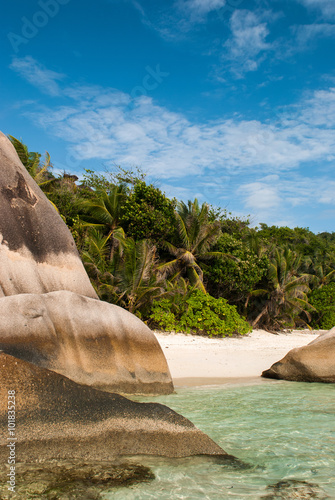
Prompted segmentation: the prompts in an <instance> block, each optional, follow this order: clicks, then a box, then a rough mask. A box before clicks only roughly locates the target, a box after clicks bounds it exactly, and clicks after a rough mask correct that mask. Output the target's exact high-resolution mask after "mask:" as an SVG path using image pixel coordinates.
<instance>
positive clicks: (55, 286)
mask: <svg viewBox="0 0 335 500" xmlns="http://www.w3.org/2000/svg"><path fill="white" fill-rule="evenodd" d="M0 214H1V217H0V297H2V296H7V295H16V294H20V293H46V292H52V291H54V290H70V291H72V292H76V293H80V294H81V295H85V296H87V297H92V298H97V296H96V293H95V291H94V289H93V287H92V285H91V283H90V281H89V279H88V276H87V274H86V272H85V269H84V267H83V264H82V262H81V260H80V257H79V254H78V251H77V249H76V245H75V242H74V240H73V238H72V236H71V233H70V231H69V230H68V228H67V227H66V224H65V223H64V222H63V221H62V219H61V217H60V216H59V215H58V214H57V212H56V210H55V208H54V207H53V206H52V205H51V203H50V202H49V200H48V199H47V198H46V196H45V195H44V193H43V192H42V191H41V189H40V188H39V187H38V186H37V184H36V183H35V182H34V180H33V179H32V178H31V177H30V175H29V174H28V172H27V170H26V169H25V167H24V166H23V165H22V163H21V161H20V159H19V157H18V156H17V154H16V151H15V149H14V147H13V145H12V144H11V142H10V141H9V140H8V139H7V137H6V136H5V135H4V134H2V133H1V132H0Z"/></svg>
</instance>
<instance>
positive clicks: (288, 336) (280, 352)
mask: <svg viewBox="0 0 335 500" xmlns="http://www.w3.org/2000/svg"><path fill="white" fill-rule="evenodd" d="M323 332H324V330H313V331H309V330H292V332H282V333H278V334H273V333H269V332H266V331H264V330H253V331H252V332H251V333H250V334H248V335H245V336H242V337H225V338H216V337H212V338H209V337H202V336H199V335H191V334H184V333H175V332H159V331H154V334H155V336H156V338H157V340H158V342H159V344H160V346H161V348H162V350H163V352H164V354H165V357H166V359H167V362H168V365H169V368H170V372H171V376H172V379H173V383H174V385H175V387H198V386H206V385H226V384H234V385H235V384H241V383H242V384H243V385H245V384H248V383H252V384H255V383H263V382H265V381H267V383H269V381H268V379H263V378H261V374H262V372H263V371H264V370H267V369H268V368H270V366H271V365H272V364H273V363H275V362H276V361H279V360H280V359H282V358H283V357H284V356H285V355H286V354H287V353H288V352H289V351H290V350H291V349H294V348H296V347H302V346H304V345H307V344H309V343H310V342H312V340H314V339H316V338H317V337H318V336H319V335H321V333H323Z"/></svg>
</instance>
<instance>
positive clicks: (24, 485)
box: [0, 460, 155, 500]
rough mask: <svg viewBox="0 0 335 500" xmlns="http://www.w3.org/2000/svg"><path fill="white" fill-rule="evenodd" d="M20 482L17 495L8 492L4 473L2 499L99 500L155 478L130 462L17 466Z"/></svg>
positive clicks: (0, 494) (46, 463) (71, 462)
mask: <svg viewBox="0 0 335 500" xmlns="http://www.w3.org/2000/svg"><path fill="white" fill-rule="evenodd" d="M17 471H18V475H19V480H18V481H17V485H16V487H15V493H12V492H8V488H7V484H6V480H5V479H3V478H4V477H5V476H6V473H7V472H6V470H5V469H3V470H2V471H1V472H2V474H1V478H2V479H1V481H0V498H1V499H2V500H7V499H8V500H27V499H28V498H31V499H33V498H35V499H40V500H59V499H62V500H75V499H78V498H80V500H100V499H101V498H102V496H101V492H105V491H106V490H108V489H110V488H115V487H116V486H130V485H132V484H135V483H139V482H146V481H150V480H153V479H155V475H154V474H153V472H151V470H150V469H149V468H148V467H145V466H144V465H138V464H132V463H127V462H123V463H122V462H121V463H110V462H88V463H85V462H80V461H76V460H72V461H62V462H44V463H43V464H42V463H18V464H17Z"/></svg>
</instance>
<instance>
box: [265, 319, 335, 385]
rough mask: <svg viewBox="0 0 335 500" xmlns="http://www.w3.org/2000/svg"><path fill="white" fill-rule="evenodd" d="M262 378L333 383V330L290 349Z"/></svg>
mask: <svg viewBox="0 0 335 500" xmlns="http://www.w3.org/2000/svg"><path fill="white" fill-rule="evenodd" d="M262 377H266V378H276V379H284V380H295V381H297V382H328V383H335V328H332V329H331V330H329V332H326V333H323V334H322V335H320V336H319V337H317V338H316V339H315V340H313V341H312V342H310V343H309V344H307V345H306V346H304V347H298V348H296V349H292V350H291V351H290V352H289V353H288V354H286V356H285V357H284V358H283V359H281V360H280V361H278V362H277V363H274V364H273V365H272V366H271V368H269V369H268V370H265V371H264V372H263V373H262Z"/></svg>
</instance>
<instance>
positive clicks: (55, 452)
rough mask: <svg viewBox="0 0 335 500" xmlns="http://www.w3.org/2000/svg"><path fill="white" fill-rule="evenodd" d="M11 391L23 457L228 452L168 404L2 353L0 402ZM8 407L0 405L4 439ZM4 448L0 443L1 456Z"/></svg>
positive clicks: (91, 457)
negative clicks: (100, 388)
mask: <svg viewBox="0 0 335 500" xmlns="http://www.w3.org/2000/svg"><path fill="white" fill-rule="evenodd" d="M9 390H10V391H13V390H14V391H15V407H16V408H15V411H16V420H17V423H18V427H17V434H16V437H17V453H19V459H20V460H21V461H27V460H41V459H43V460H49V459H71V458H74V459H84V460H110V459H111V457H117V456H120V455H145V454H147V455H161V456H165V457H186V456H191V455H227V454H226V452H224V451H223V450H222V448H220V447H219V446H218V445H217V444H215V443H214V442H213V441H212V440H211V439H210V438H209V437H208V436H206V434H204V433H203V432H201V431H200V430H199V429H197V428H196V427H195V426H194V425H193V424H192V423H191V422H190V421H189V420H187V419H186V418H184V417H182V416H181V415H179V414H178V413H176V412H174V411H173V410H171V409H170V408H168V407H167V406H164V405H161V404H157V403H135V402H133V401H130V400H128V399H126V398H124V397H123V396H120V395H118V394H110V393H106V392H102V391H98V390H96V389H92V388H91V387H87V386H83V385H79V384H76V383H75V382H73V381H71V380H69V379H67V378H66V377H63V376H62V375H59V374H57V373H54V372H52V371H49V370H46V369H43V368H39V367H37V366H35V365H33V364H31V363H27V362H26V361H22V360H20V359H16V358H14V357H12V356H9V355H7V354H5V353H1V354H0V400H1V401H7V396H8V391H9ZM7 423H8V422H7V408H6V406H5V405H2V406H1V407H0V426H1V429H2V430H3V431H2V434H3V441H2V443H4V442H5V439H6V438H7V437H9V435H7V434H6V429H7ZM7 457H8V448H7V447H6V445H4V444H2V446H0V460H1V461H2V463H4V460H7Z"/></svg>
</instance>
